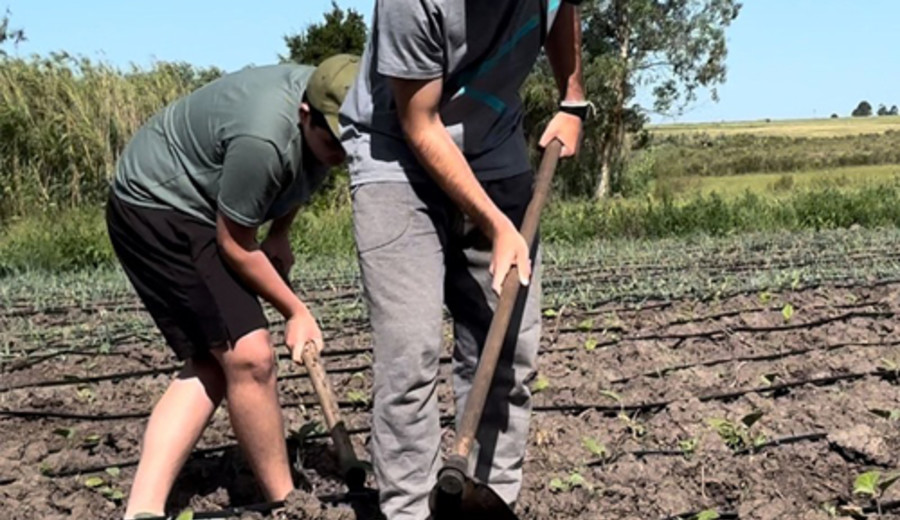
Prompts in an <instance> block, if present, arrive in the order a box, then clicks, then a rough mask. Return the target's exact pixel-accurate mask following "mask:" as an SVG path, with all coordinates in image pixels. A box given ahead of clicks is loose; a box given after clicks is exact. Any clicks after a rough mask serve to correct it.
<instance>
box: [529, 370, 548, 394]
mask: <svg viewBox="0 0 900 520" xmlns="http://www.w3.org/2000/svg"><path fill="white" fill-rule="evenodd" d="M548 388H550V380H549V379H547V377H546V376H545V375H543V374H539V375H538V376H537V379H535V381H534V383H533V384H532V385H531V391H532V392H533V393H535V394H537V393H540V392H543V391H544V390H546V389H548Z"/></svg>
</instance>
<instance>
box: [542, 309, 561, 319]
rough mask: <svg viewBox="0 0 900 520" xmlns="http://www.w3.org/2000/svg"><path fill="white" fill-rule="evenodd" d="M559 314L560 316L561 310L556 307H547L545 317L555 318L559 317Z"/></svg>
mask: <svg viewBox="0 0 900 520" xmlns="http://www.w3.org/2000/svg"><path fill="white" fill-rule="evenodd" d="M557 316H559V312H557V311H556V309H546V310H544V317H545V318H555V317H557Z"/></svg>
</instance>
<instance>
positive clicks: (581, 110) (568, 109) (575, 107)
mask: <svg viewBox="0 0 900 520" xmlns="http://www.w3.org/2000/svg"><path fill="white" fill-rule="evenodd" d="M590 110H591V104H590V103H589V102H587V101H584V102H574V103H573V102H565V101H564V102H562V103H560V104H559V111H560V112H565V113H566V114H572V115H573V116H576V117H578V118H579V119H581V120H582V121H584V120H585V119H587V117H588V114H589V113H590Z"/></svg>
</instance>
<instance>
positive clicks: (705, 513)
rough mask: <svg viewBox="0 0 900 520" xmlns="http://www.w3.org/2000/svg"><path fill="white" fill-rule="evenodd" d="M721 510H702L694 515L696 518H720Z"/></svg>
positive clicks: (705, 519)
mask: <svg viewBox="0 0 900 520" xmlns="http://www.w3.org/2000/svg"><path fill="white" fill-rule="evenodd" d="M718 518H719V512H718V511H716V510H715V509H707V510H706V511H701V512H699V513H697V515H696V516H695V517H694V520H718Z"/></svg>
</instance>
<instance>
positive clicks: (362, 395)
mask: <svg viewBox="0 0 900 520" xmlns="http://www.w3.org/2000/svg"><path fill="white" fill-rule="evenodd" d="M347 399H348V400H349V401H350V402H351V403H353V404H354V405H359V406H368V405H369V396H368V394H366V392H364V391H362V390H348V391H347Z"/></svg>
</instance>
